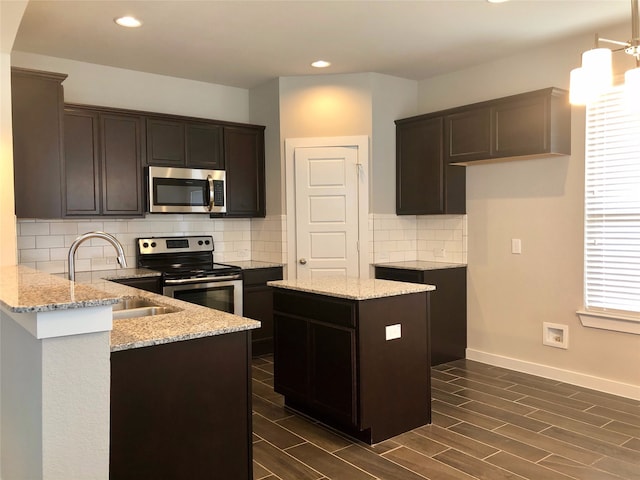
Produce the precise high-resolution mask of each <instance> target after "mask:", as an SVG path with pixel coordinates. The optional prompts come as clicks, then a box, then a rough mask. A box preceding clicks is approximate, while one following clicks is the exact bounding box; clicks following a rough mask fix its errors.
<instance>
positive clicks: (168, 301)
mask: <svg viewBox="0 0 640 480" xmlns="http://www.w3.org/2000/svg"><path fill="white" fill-rule="evenodd" d="M127 270H130V271H129V272H126V271H123V272H121V273H122V275H118V274H114V273H112V272H111V271H110V270H105V271H96V272H79V273H77V274H76V280H77V281H76V282H70V281H69V280H67V279H66V277H63V276H61V275H50V274H47V273H43V272H39V271H37V270H33V269H31V268H28V267H24V266H10V267H2V268H0V304H2V305H3V306H4V307H6V308H7V309H9V311H12V312H15V313H27V312H45V311H53V310H64V309H72V308H84V307H96V306H101V305H113V304H115V303H118V302H119V301H120V300H121V299H123V298H127V297H143V298H146V299H149V300H151V301H152V302H153V303H155V304H157V305H161V306H167V307H172V309H174V310H175V311H174V312H173V313H166V314H162V315H154V316H148V317H137V318H127V319H121V320H113V328H112V330H111V351H112V352H114V351H118V350H127V349H130V348H139V347H146V346H152V345H159V344H163V343H171V342H176V341H180V340H189V339H193V338H200V337H208V336H213V335H222V334H225V333H232V332H239V331H243V330H250V329H254V328H259V327H260V322H257V321H255V320H251V319H248V318H244V317H240V316H238V315H232V314H230V313H226V312H222V311H219V310H213V309H211V308H207V307H202V306H200V305H196V304H193V303H187V302H183V301H181V300H176V299H173V298H170V297H165V296H163V295H157V294H155V293H151V292H147V291H145V290H139V289H137V288H133V287H128V286H126V285H122V284H119V283H114V282H110V281H108V280H107V279H108V278H111V279H114V278H133V277H134V276H138V277H139V276H155V275H157V272H151V271H143V270H139V269H127ZM150 272H151V273H150Z"/></svg>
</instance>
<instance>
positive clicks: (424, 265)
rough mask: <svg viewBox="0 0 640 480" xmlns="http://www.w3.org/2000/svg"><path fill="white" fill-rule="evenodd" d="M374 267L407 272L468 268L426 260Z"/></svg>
mask: <svg viewBox="0 0 640 480" xmlns="http://www.w3.org/2000/svg"><path fill="white" fill-rule="evenodd" d="M373 266H374V267H389V268H404V269H406V270H440V269H445V268H461V267H466V266H467V264H466V263H448V262H431V261H426V260H409V261H404V262H386V263H374V264H373Z"/></svg>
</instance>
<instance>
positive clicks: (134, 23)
mask: <svg viewBox="0 0 640 480" xmlns="http://www.w3.org/2000/svg"><path fill="white" fill-rule="evenodd" d="M113 21H114V22H116V23H117V24H118V25H120V26H121V27H129V28H135V27H139V26H140V25H142V22H141V21H140V20H138V19H137V18H134V17H119V18H116V19H114V20H113Z"/></svg>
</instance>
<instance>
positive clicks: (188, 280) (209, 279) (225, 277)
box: [164, 275, 242, 285]
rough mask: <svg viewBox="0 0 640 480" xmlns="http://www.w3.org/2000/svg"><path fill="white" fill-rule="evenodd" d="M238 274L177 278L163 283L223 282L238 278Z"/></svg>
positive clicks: (239, 277)
mask: <svg viewBox="0 0 640 480" xmlns="http://www.w3.org/2000/svg"><path fill="white" fill-rule="evenodd" d="M241 278H242V277H241V276H240V275H221V276H218V277H196V278H178V279H169V280H165V281H164V283H165V285H184V284H186V283H202V282H223V281H225V280H240V279H241Z"/></svg>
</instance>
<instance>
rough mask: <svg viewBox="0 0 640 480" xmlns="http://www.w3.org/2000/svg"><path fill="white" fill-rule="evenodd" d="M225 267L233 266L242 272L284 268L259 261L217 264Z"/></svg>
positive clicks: (281, 264)
mask: <svg viewBox="0 0 640 480" xmlns="http://www.w3.org/2000/svg"><path fill="white" fill-rule="evenodd" d="M219 263H224V264H225V265H233V266H234V267H240V268H241V269H243V270H253V269H256V268H270V267H284V263H273V262H263V261H261V260H242V261H237V262H219Z"/></svg>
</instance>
